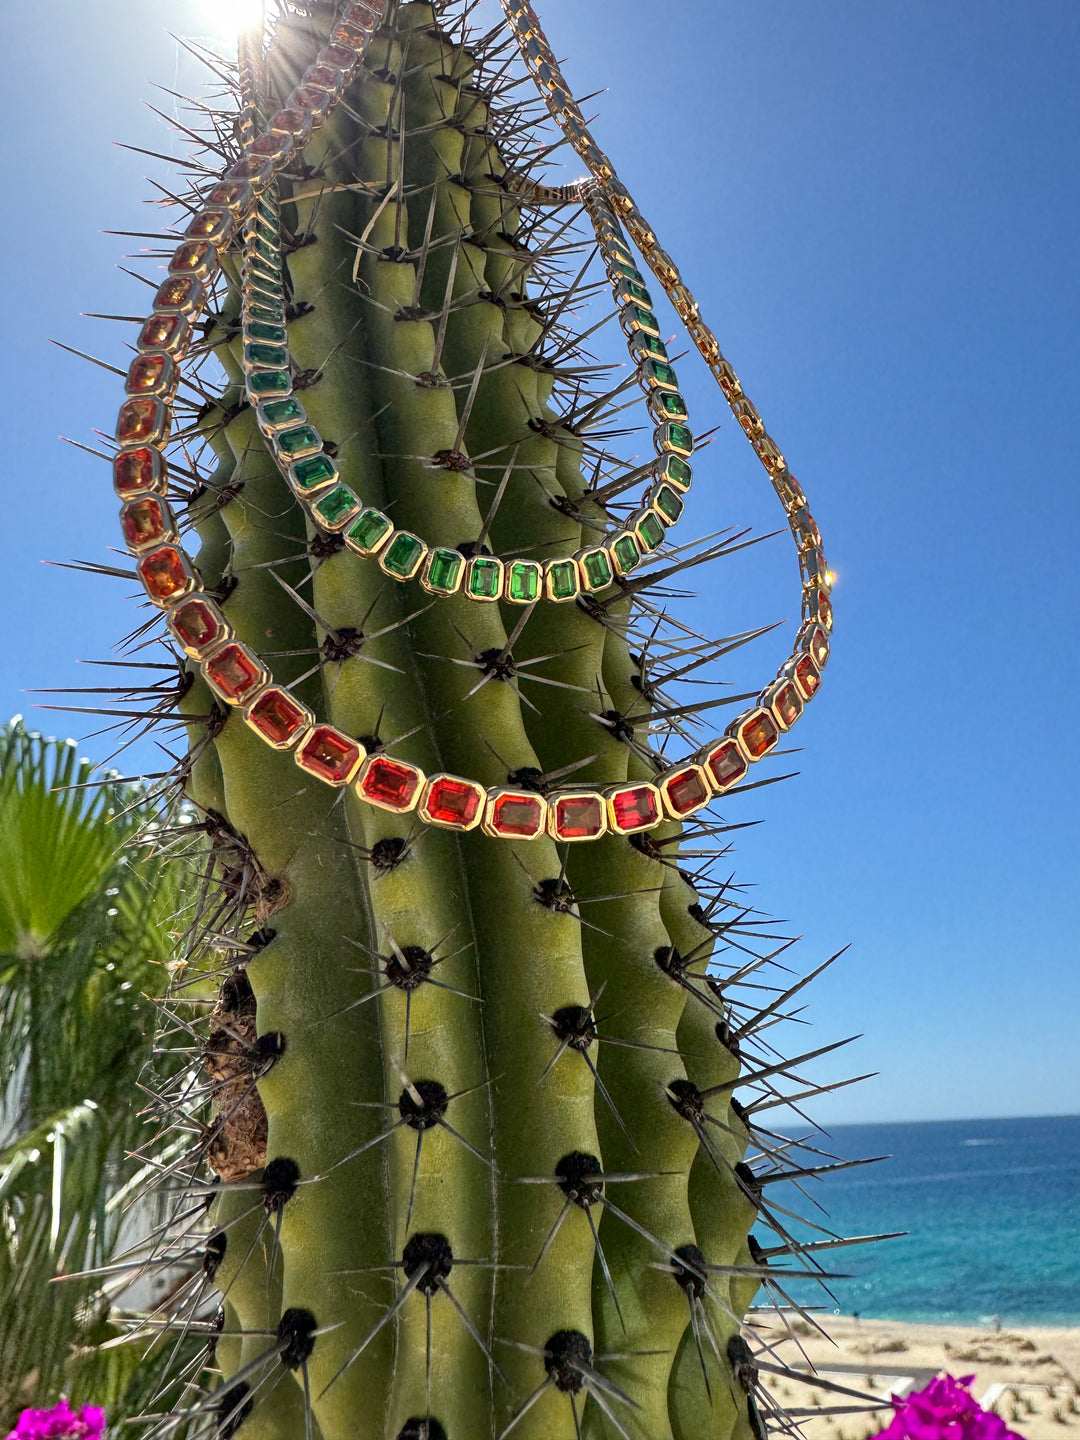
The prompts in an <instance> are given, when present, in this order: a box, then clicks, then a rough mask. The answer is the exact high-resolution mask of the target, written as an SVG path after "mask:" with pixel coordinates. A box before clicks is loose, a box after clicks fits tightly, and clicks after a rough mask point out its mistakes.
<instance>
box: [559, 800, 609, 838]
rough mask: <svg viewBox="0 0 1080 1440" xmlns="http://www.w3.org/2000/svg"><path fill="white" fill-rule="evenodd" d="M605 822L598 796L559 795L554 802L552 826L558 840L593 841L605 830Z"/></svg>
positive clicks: (602, 806) (601, 803)
mask: <svg viewBox="0 0 1080 1440" xmlns="http://www.w3.org/2000/svg"><path fill="white" fill-rule="evenodd" d="M605 821H606V817H605V815H604V805H603V802H602V800H601V799H600V797H599V796H598V795H561V796H559V797H557V798H556V800H555V813H554V820H553V822H552V824H553V826H554V830H555V835H556V838H557V839H559V840H593V839H595V838H596V836H597V835H602V834H603V833H604V831H605V830H606V829H607V825H606V823H605Z"/></svg>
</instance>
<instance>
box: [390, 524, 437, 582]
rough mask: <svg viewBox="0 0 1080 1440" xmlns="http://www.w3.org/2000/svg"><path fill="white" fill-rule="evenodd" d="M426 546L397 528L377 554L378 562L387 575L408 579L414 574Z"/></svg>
mask: <svg viewBox="0 0 1080 1440" xmlns="http://www.w3.org/2000/svg"><path fill="white" fill-rule="evenodd" d="M426 550H427V546H426V545H425V544H424V542H423V541H422V540H418V539H417V538H416V536H415V535H410V534H409V532H408V531H407V530H399V531H398V532H397V534H396V535H395V536H394V538H393V539H392V540H391V541H390V544H389V545H387V547H386V549H385V550H384V551H383V552H382V554H381V555H380V556H379V564H380V565H381V566H382V568H383V569H384V570H385V571H386V572H387V574H389V575H396V576H397V577H398V579H399V580H408V579H409V578H410V577H411V576H413V575H415V574H416V572H417V569H418V568H419V566H420V562H421V560H423V558H424V552H425V551H426Z"/></svg>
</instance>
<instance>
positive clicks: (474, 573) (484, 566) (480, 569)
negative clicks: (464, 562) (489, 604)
mask: <svg viewBox="0 0 1080 1440" xmlns="http://www.w3.org/2000/svg"><path fill="white" fill-rule="evenodd" d="M502 578H503V566H502V561H501V560H494V559H489V558H488V557H487V556H486V555H477V556H476V557H475V558H474V559H472V560H470V561H469V574H468V579H467V580H466V581H465V588H466V590H467V591H468V593H469V594H470V595H471V596H472V598H473V599H474V600H497V599H498V598H499V594H500V592H501V590H502Z"/></svg>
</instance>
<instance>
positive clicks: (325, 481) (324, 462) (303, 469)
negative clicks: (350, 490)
mask: <svg viewBox="0 0 1080 1440" xmlns="http://www.w3.org/2000/svg"><path fill="white" fill-rule="evenodd" d="M289 474H290V475H291V476H292V480H293V484H294V485H295V486H296V488H297V489H298V490H300V491H302V492H303V493H305V494H312V493H313V492H314V491H316V490H325V488H326V486H327V485H330V484H332V483H335V482H336V481H337V478H338V468H337V466H336V465H335V464H334V462H333V460H331V459H330V456H329V455H312V456H310V458H309V459H307V460H297V461H296V463H295V464H294V465H290V467H289Z"/></svg>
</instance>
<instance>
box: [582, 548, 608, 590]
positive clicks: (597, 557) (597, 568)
mask: <svg viewBox="0 0 1080 1440" xmlns="http://www.w3.org/2000/svg"><path fill="white" fill-rule="evenodd" d="M580 560H581V570H582V574H583V575H584V578H585V589H586V590H604V589H606V588H607V586H608V585H610V584H611V582H612V580H614V578H615V571H614V570H613V569H612V566H611V556H610V555H609V554H608V552H607V551H606V550H586V551H585V552H584V553H583V554H582V555H581V556H580Z"/></svg>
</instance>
